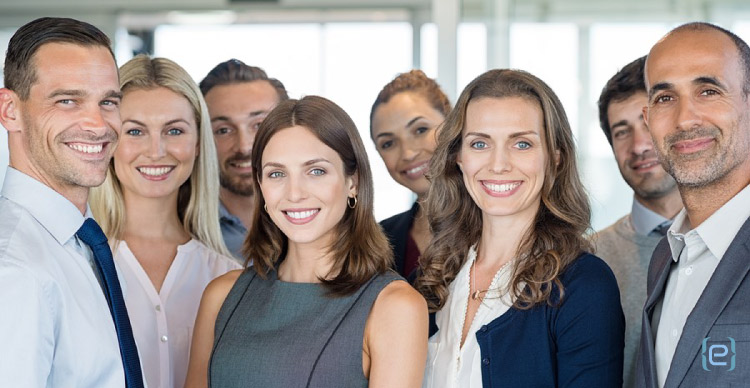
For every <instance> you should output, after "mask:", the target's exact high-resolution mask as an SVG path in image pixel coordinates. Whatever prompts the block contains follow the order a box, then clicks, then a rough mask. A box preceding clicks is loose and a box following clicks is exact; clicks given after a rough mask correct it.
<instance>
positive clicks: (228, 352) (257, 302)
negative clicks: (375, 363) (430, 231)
mask: <svg viewBox="0 0 750 388" xmlns="http://www.w3.org/2000/svg"><path fill="white" fill-rule="evenodd" d="M398 279H402V278H401V277H400V276H399V275H398V274H396V273H395V272H387V273H385V274H382V275H378V276H375V277H373V278H372V279H370V281H368V282H367V283H366V284H365V285H364V286H362V287H360V289H359V290H357V292H355V293H354V294H352V295H349V296H346V297H329V296H326V295H325V293H326V290H325V288H324V287H323V285H321V284H316V283H289V282H283V281H280V280H278V278H277V275H276V271H271V272H270V273H269V274H268V279H265V280H264V279H263V278H261V277H260V276H258V275H257V274H256V272H255V271H254V270H253V269H252V268H250V269H248V270H247V271H245V272H244V273H243V274H242V275H240V277H239V278H238V279H237V282H236V283H235V285H234V287H233V288H232V290H231V291H230V292H229V295H227V299H226V300H225V301H224V304H223V305H222V306H221V310H219V314H218V316H217V319H216V331H215V336H214V338H215V340H214V348H213V352H212V354H211V360H210V362H209V367H208V368H209V369H208V380H209V387H211V388H225V387H258V388H274V387H279V388H294V387H320V388H336V387H342V388H343V387H346V388H356V387H367V385H368V381H367V379H365V376H364V374H363V373H362V338H363V336H364V329H365V322H366V320H367V317H368V315H369V314H370V309H371V308H372V305H373V303H374V302H375V299H376V298H377V296H378V294H379V293H380V291H381V290H382V289H383V288H384V287H385V286H387V285H388V284H389V283H390V282H392V281H394V280H398Z"/></svg>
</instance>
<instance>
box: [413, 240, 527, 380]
mask: <svg viewBox="0 0 750 388" xmlns="http://www.w3.org/2000/svg"><path fill="white" fill-rule="evenodd" d="M476 257H477V252H476V250H475V248H474V247H472V248H471V249H469V255H468V257H467V259H466V263H464V265H463V267H461V271H459V273H458V275H457V276H456V278H455V279H454V280H453V282H451V284H450V285H449V286H448V291H449V294H448V299H447V300H446V302H445V306H444V307H443V309H441V310H440V311H438V312H437V314H435V322H436V323H437V326H438V328H439V331H438V332H437V333H435V334H434V335H433V336H432V337H430V340H429V341H428V344H427V345H428V353H427V368H426V369H425V378H424V383H423V385H422V386H423V388H481V387H482V368H481V363H480V360H481V354H480V350H479V343H478V342H477V337H476V336H475V335H474V333H476V332H477V331H478V330H479V329H480V328H481V327H482V326H483V325H486V324H488V323H490V322H492V321H493V320H495V318H497V317H499V316H501V315H502V314H504V313H505V312H506V311H508V309H509V308H510V306H511V305H512V304H513V303H512V302H511V300H510V295H509V294H508V293H507V285H508V283H509V282H510V273H511V270H510V269H511V265H506V266H504V267H503V268H500V269H499V270H498V272H497V273H496V274H495V277H494V278H493V279H492V282H491V283H490V291H488V292H487V293H486V294H485V297H484V300H483V301H482V304H481V305H480V306H479V308H478V309H477V312H476V314H475V315H474V317H473V318H474V319H473V321H472V323H471V326H470V327H469V330H468V334H467V335H466V340H465V341H464V345H463V347H461V332H462V331H463V327H464V320H465V319H467V317H466V309H467V306H468V303H469V293H470V292H471V291H470V285H469V282H470V281H471V278H470V277H469V274H470V272H471V265H472V263H474V260H476Z"/></svg>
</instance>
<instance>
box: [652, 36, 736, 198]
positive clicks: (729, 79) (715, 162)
mask: <svg viewBox="0 0 750 388" xmlns="http://www.w3.org/2000/svg"><path fill="white" fill-rule="evenodd" d="M743 81H744V72H743V69H742V67H741V66H740V59H739V53H738V52H737V48H736V47H735V45H734V43H733V42H732V41H731V40H730V39H729V37H727V36H726V35H724V34H723V33H721V32H719V31H717V30H714V29H707V30H698V31H685V30H683V31H677V32H674V33H672V34H671V35H669V36H667V38H665V39H664V40H662V41H660V42H659V43H657V45H656V46H654V48H653V49H652V50H651V53H650V54H649V56H648V59H647V62H646V85H647V87H648V89H649V93H650V95H649V101H648V107H647V109H644V115H645V116H646V118H647V122H648V125H649V128H650V129H651V133H652V134H653V137H654V141H655V144H656V146H657V151H658V153H659V157H660V159H661V160H662V161H663V164H664V166H665V168H666V169H667V171H668V172H669V174H670V175H672V176H673V177H674V178H675V180H676V181H677V183H678V184H679V185H680V186H684V187H704V186H708V185H711V184H714V183H718V182H721V181H726V182H732V181H738V180H740V179H745V180H746V179H747V178H746V177H747V174H750V101H749V99H748V98H747V96H746V95H745V94H744V93H743V91H742V85H743ZM735 178H736V179H735Z"/></svg>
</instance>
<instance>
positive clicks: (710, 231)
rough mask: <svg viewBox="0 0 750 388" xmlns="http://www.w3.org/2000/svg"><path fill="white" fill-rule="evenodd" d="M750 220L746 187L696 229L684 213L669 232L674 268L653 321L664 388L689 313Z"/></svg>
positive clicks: (659, 377) (658, 369)
mask: <svg viewBox="0 0 750 388" xmlns="http://www.w3.org/2000/svg"><path fill="white" fill-rule="evenodd" d="M749 217H750V186H746V187H745V188H744V189H742V190H741V191H740V192H739V193H737V195H735V196H734V197H733V198H732V199H730V200H729V201H728V202H727V203H725V204H724V205H723V206H722V207H721V208H719V210H717V211H716V212H714V213H713V214H712V215H711V216H710V217H709V218H708V219H706V220H705V221H703V223H701V224H700V225H698V227H696V228H692V229H691V227H690V222H689V220H688V218H687V212H686V211H685V209H683V210H682V211H680V213H679V214H677V217H675V220H674V223H673V224H672V226H671V227H670V228H669V232H668V233H667V240H668V242H669V248H670V250H671V252H672V260H674V262H675V265H672V268H671V269H670V273H669V278H668V279H667V284H666V288H665V291H664V297H663V298H662V300H661V301H660V302H658V303H657V305H656V307H655V310H654V320H653V321H652V324H653V328H654V332H655V333H656V341H655V355H656V375H657V380H658V383H659V386H660V387H663V386H664V383H665V382H666V379H667V374H668V373H669V367H670V365H671V363H672V358H673V357H674V352H675V350H676V349H677V344H678V342H679V341H680V337H681V335H682V329H683V328H684V326H685V322H686V321H687V317H688V315H690V313H691V312H692V311H693V308H694V307H695V305H696V303H698V299H699V298H700V297H701V295H702V294H703V291H704V290H705V288H706V285H707V284H708V281H709V280H710V279H711V276H712V275H713V273H714V271H715V270H716V267H717V266H718V265H719V262H720V261H721V258H722V257H723V256H724V253H726V251H727V249H729V246H730V245H731V243H732V240H734V237H735V236H736V235H737V233H738V232H739V230H740V228H741V227H742V225H743V224H744V223H745V221H746V220H747V219H748V218H749Z"/></svg>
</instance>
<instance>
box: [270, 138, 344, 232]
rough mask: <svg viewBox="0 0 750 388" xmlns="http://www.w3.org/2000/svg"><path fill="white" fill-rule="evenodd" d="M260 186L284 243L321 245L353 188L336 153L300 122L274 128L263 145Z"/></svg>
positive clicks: (341, 216)
mask: <svg viewBox="0 0 750 388" xmlns="http://www.w3.org/2000/svg"><path fill="white" fill-rule="evenodd" d="M261 160H262V162H261V165H262V167H261V168H262V170H261V171H260V189H261V192H262V194H263V199H264V200H265V202H266V208H267V211H268V214H269V216H270V217H271V220H273V222H274V224H276V226H278V227H279V229H281V231H282V232H283V233H284V235H286V237H287V238H288V239H289V243H290V244H305V245H307V244H312V245H315V246H318V247H327V246H328V245H329V244H330V243H331V242H332V241H333V234H334V232H335V229H336V226H337V225H338V224H339V222H340V221H341V219H342V218H343V217H344V213H345V212H346V209H347V198H348V197H353V196H355V195H356V193H357V188H356V185H355V183H354V178H353V177H351V176H346V174H345V172H344V163H343V162H342V160H341V157H340V156H339V155H338V153H336V151H334V150H333V149H331V148H330V147H328V146H327V145H325V144H324V143H323V142H322V141H320V140H319V139H318V138H317V137H316V136H315V135H314V134H313V133H312V132H310V130H308V129H307V128H305V127H300V126H295V127H291V128H286V129H282V130H280V131H278V132H276V133H275V134H274V135H273V137H271V139H270V140H269V141H268V144H267V145H266V147H265V149H264V150H263V154H262V158H261Z"/></svg>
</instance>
